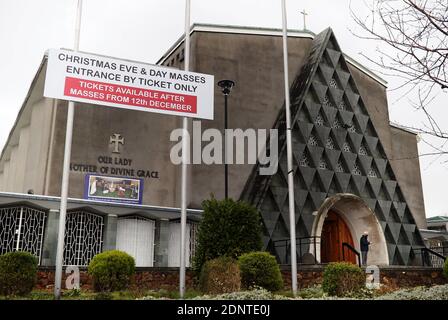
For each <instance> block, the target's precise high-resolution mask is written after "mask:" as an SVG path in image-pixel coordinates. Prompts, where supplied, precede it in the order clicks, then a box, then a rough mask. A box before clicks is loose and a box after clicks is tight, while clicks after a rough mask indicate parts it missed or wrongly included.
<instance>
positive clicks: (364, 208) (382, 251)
mask: <svg viewBox="0 0 448 320" xmlns="http://www.w3.org/2000/svg"><path fill="white" fill-rule="evenodd" d="M331 212H335V213H336V214H337V215H338V216H339V217H340V218H341V220H340V222H339V223H342V222H344V223H345V225H346V228H347V229H348V230H349V233H350V235H351V237H352V241H353V244H354V245H353V247H354V248H355V249H356V250H357V251H359V252H360V248H359V239H360V237H361V236H362V234H363V233H364V232H365V231H367V232H368V233H369V241H370V242H372V245H371V246H370V248H369V255H368V259H367V264H368V265H389V255H388V248H387V244H386V238H385V235H384V232H383V230H382V227H381V225H380V223H379V221H378V219H377V218H376V216H375V213H374V212H373V211H372V209H370V208H369V206H368V205H367V204H366V203H365V202H364V201H363V200H362V199H361V198H360V197H358V196H356V195H353V194H348V193H338V194H335V195H333V196H331V197H329V198H327V199H325V200H324V202H323V203H322V205H321V206H320V208H319V209H318V211H316V212H315V213H314V215H315V216H316V218H315V219H314V223H313V227H312V232H311V236H315V237H318V239H319V238H320V243H317V245H316V248H314V246H310V251H309V252H310V253H312V252H314V251H315V252H316V258H317V261H319V262H323V259H322V258H325V259H328V258H327V257H325V253H323V252H322V251H323V250H326V249H325V247H324V244H323V243H322V238H323V240H324V241H325V237H326V235H325V234H324V233H323V230H324V225H325V222H326V221H327V216H331V215H332V214H331ZM330 220H331V217H330V218H329V220H328V221H330ZM327 228H328V227H327ZM341 252H342V244H341ZM347 252H348V250H346V254H347ZM322 254H323V255H324V256H322ZM345 260H347V258H346V259H345ZM355 261H356V260H355Z"/></svg>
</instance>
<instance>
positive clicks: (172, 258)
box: [168, 222, 198, 267]
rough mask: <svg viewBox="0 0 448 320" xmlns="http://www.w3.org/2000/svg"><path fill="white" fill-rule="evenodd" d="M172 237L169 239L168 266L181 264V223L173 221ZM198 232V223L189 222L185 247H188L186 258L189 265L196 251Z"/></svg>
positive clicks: (171, 226)
mask: <svg viewBox="0 0 448 320" xmlns="http://www.w3.org/2000/svg"><path fill="white" fill-rule="evenodd" d="M169 228H170V230H169V232H170V238H169V241H168V267H179V266H180V223H179V222H171V223H170V226H169ZM197 233H198V224H197V223H191V222H190V223H187V230H186V234H187V237H186V238H187V239H186V240H187V241H186V244H185V247H186V248H187V250H186V251H187V252H186V256H185V260H186V265H187V267H190V266H191V265H192V259H193V257H194V254H195V252H196V240H197Z"/></svg>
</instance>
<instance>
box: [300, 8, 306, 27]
mask: <svg viewBox="0 0 448 320" xmlns="http://www.w3.org/2000/svg"><path fill="white" fill-rule="evenodd" d="M300 13H301V14H302V15H303V30H306V16H307V15H308V13H306V11H305V9H303V11H301V12H300Z"/></svg>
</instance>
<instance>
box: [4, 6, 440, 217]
mask: <svg viewBox="0 0 448 320" xmlns="http://www.w3.org/2000/svg"><path fill="white" fill-rule="evenodd" d="M353 2H354V3H356V5H355V4H352V6H353V7H354V9H355V10H356V12H357V13H359V14H361V15H362V14H366V13H367V11H366V9H365V8H364V7H363V4H362V1H353ZM76 3H77V0H0V48H1V50H0V108H1V113H0V148H3V145H4V143H5V142H6V139H7V137H8V134H9V131H10V129H11V128H12V126H13V124H14V121H15V119H16V116H17V113H18V111H19V109H20V107H21V104H22V102H23V100H24V98H25V96H26V93H27V91H28V88H29V86H30V83H31V80H32V78H33V76H34V74H35V72H36V70H37V68H38V66H39V63H40V61H41V59H42V56H43V54H44V52H45V50H47V49H48V48H60V47H64V48H71V47H72V46H73V38H74V30H73V29H74V18H75V9H76ZM286 3H287V10H288V27H289V28H292V29H302V28H303V18H302V15H301V14H300V11H302V10H303V9H305V10H306V11H307V12H308V13H309V15H308V16H307V22H306V23H307V28H308V29H310V30H311V31H313V32H315V33H318V32H320V31H322V30H323V29H325V28H326V27H328V26H330V27H332V28H333V30H334V31H335V34H336V37H337V39H338V41H339V44H340V46H341V48H342V50H343V51H344V52H345V53H346V54H348V55H349V56H351V57H352V58H354V59H356V60H357V61H359V62H361V63H362V64H364V65H366V66H368V67H370V68H371V69H375V70H376V68H375V66H373V65H372V64H371V63H369V62H368V61H366V59H364V58H363V57H362V56H361V55H360V52H363V53H365V54H368V55H369V56H371V57H374V56H375V55H376V53H375V49H376V47H377V46H378V45H379V44H377V43H374V42H370V41H366V40H361V39H358V38H356V37H355V36H353V35H352V34H351V32H350V31H349V30H356V29H357V28H356V25H355V24H354V22H353V21H352V19H351V17H350V11H349V0H338V1H334V0H301V1H299V0H287V1H286ZM280 4H281V1H280V0H244V1H242V0H226V1H218V0H192V11H191V16H192V19H191V20H192V21H191V22H192V23H212V24H227V25H242V26H255V27H273V28H281V7H280ZM184 14H185V13H184V0H84V1H83V16H82V28H81V41H80V50H82V51H87V52H93V53H98V54H104V55H109V56H114V57H119V58H125V59H131V60H137V61H142V62H147V63H155V62H156V61H157V60H158V58H160V57H161V55H162V54H163V53H165V52H166V50H167V49H168V48H169V47H170V46H171V45H172V44H173V42H174V41H176V40H177V39H178V38H179V37H180V36H181V35H182V33H183V28H184ZM378 71H379V70H378ZM382 77H383V78H385V79H386V80H387V81H388V83H389V85H388V87H389V90H388V99H389V114H390V119H391V120H392V121H394V122H397V123H400V124H405V125H413V126H421V123H422V119H423V117H422V114H421V113H420V112H417V111H414V110H413V109H412V108H411V107H410V106H409V101H408V98H407V97H405V98H402V99H398V98H399V97H401V96H402V94H403V92H402V91H401V92H400V91H396V90H390V89H393V88H395V87H397V86H398V84H399V82H398V79H394V78H390V77H385V76H382ZM447 102H448V93H445V94H444V93H441V94H440V95H439V96H438V97H437V99H436V101H435V103H434V107H433V108H432V109H431V110H432V112H433V115H435V117H437V118H438V119H439V120H440V124H442V126H443V127H445V128H448V120H445V119H447V118H448V117H447V116H446V115H447V113H446V112H445V111H444V109H445V108H446V105H447ZM424 139H425V140H427V139H428V138H425V137H424ZM419 151H420V153H421V154H424V153H428V152H432V151H433V150H431V149H430V148H429V147H428V146H427V145H425V142H424V141H422V142H420V143H419ZM446 160H448V158H446V157H440V158H439V157H428V156H424V157H421V158H420V166H421V174H422V179H423V190H424V198H425V207H426V215H427V216H434V215H440V214H446V213H448V202H447V201H445V200H446V198H445V197H446V195H445V193H446V189H447V188H446V181H448V164H446V163H445V161H446Z"/></svg>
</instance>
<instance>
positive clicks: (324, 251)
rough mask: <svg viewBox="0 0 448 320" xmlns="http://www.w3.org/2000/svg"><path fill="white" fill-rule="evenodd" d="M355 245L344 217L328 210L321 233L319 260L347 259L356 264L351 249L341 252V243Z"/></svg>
mask: <svg viewBox="0 0 448 320" xmlns="http://www.w3.org/2000/svg"><path fill="white" fill-rule="evenodd" d="M343 243H347V244H349V245H350V246H352V247H355V244H354V242H353V237H352V234H351V232H350V229H349V227H348V226H347V224H346V223H345V221H344V219H343V218H342V217H341V216H340V215H339V214H338V213H337V212H336V211H334V210H330V211H328V214H327V216H326V218H325V221H324V225H323V227H322V234H321V262H322V263H328V262H335V261H347V262H351V263H354V264H356V256H355V254H354V253H353V252H352V251H349V250H345V252H343V249H342V245H343Z"/></svg>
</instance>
